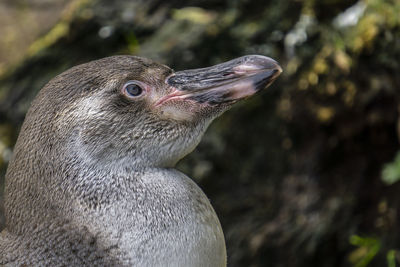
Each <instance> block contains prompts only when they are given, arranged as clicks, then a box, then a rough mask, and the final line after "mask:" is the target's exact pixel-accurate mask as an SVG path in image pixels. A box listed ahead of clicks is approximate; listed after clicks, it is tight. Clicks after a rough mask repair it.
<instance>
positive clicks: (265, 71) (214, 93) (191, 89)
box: [157, 55, 282, 105]
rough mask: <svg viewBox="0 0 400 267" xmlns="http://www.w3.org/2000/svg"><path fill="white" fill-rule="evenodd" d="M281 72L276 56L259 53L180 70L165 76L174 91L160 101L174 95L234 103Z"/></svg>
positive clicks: (272, 79) (249, 94) (271, 80)
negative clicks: (204, 66)
mask: <svg viewBox="0 0 400 267" xmlns="http://www.w3.org/2000/svg"><path fill="white" fill-rule="evenodd" d="M281 72H282V68H281V67H280V66H279V65H278V63H277V62H276V61H275V60H273V59H271V58H269V57H265V56H258V55H251V56H244V57H240V58H236V59H233V60H230V61H227V62H225V63H221V64H218V65H215V66H212V67H208V68H202V69H192V70H184V71H178V72H176V73H174V74H173V75H171V76H169V77H168V78H167V80H166V83H167V84H168V85H169V86H170V87H172V88H173V90H172V92H171V93H170V94H169V95H167V96H165V97H163V98H162V99H160V101H158V103H157V104H161V103H163V102H165V101H168V100H172V99H182V100H183V99H190V100H193V101H195V102H197V103H201V104H203V103H205V104H209V105H219V104H223V103H234V102H236V101H238V100H240V99H243V98H246V97H249V96H251V95H253V94H255V93H256V92H258V91H260V90H261V89H264V88H266V87H268V86H269V85H271V84H272V82H273V81H274V80H275V79H276V78H277V77H278V76H279V75H280V74H281Z"/></svg>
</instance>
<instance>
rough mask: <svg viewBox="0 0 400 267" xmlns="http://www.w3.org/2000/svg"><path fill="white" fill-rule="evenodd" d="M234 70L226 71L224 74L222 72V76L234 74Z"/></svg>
mask: <svg viewBox="0 0 400 267" xmlns="http://www.w3.org/2000/svg"><path fill="white" fill-rule="evenodd" d="M232 75H233V72H225V73H224V74H222V76H224V77H227V76H232Z"/></svg>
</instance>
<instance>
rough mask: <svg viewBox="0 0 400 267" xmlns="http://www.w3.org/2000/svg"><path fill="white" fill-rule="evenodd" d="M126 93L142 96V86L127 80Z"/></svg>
mask: <svg viewBox="0 0 400 267" xmlns="http://www.w3.org/2000/svg"><path fill="white" fill-rule="evenodd" d="M123 90H124V93H126V95H127V96H129V97H137V96H140V95H141V94H142V92H143V89H142V87H140V85H138V84H137V83H135V82H127V83H126V84H125V85H124V89H123Z"/></svg>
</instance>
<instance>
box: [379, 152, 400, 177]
mask: <svg viewBox="0 0 400 267" xmlns="http://www.w3.org/2000/svg"><path fill="white" fill-rule="evenodd" d="M399 180H400V152H398V153H397V155H396V157H395V159H394V161H393V162H391V163H387V164H386V165H385V166H384V167H383V170H382V181H383V182H384V183H385V184H387V185H392V184H394V183H396V182H397V181H399Z"/></svg>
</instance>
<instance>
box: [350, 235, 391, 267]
mask: <svg viewBox="0 0 400 267" xmlns="http://www.w3.org/2000/svg"><path fill="white" fill-rule="evenodd" d="M350 243H351V244H352V245H354V246H357V247H358V248H357V249H355V250H354V251H353V252H352V253H351V254H350V256H349V260H350V262H351V263H352V264H353V266H354V267H366V266H368V264H369V263H370V262H371V261H372V260H373V259H374V258H375V257H376V256H377V255H378V253H379V252H381V248H382V243H381V241H380V240H379V239H377V238H371V237H360V236H358V235H352V236H351V237H350ZM386 260H387V267H396V250H394V249H391V250H389V251H388V252H387V253H386Z"/></svg>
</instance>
